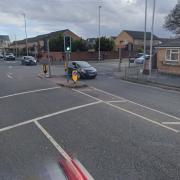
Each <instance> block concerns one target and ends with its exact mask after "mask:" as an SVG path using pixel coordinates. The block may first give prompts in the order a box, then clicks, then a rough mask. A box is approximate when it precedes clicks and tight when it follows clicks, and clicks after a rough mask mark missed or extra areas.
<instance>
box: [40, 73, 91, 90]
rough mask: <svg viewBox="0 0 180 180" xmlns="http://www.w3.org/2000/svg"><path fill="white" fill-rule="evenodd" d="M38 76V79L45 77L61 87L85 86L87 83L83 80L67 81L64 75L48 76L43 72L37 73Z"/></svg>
mask: <svg viewBox="0 0 180 180" xmlns="http://www.w3.org/2000/svg"><path fill="white" fill-rule="evenodd" d="M38 77H39V78H40V79H47V80H50V81H52V82H54V83H56V84H57V85H58V86H62V87H67V88H85V87H87V86H88V85H87V84H85V83H84V82H81V81H77V82H76V83H74V81H72V80H71V79H70V80H69V81H67V79H66V77H65V76H63V75H62V76H51V77H50V78H49V77H48V76H47V77H46V76H45V75H44V74H39V75H38Z"/></svg>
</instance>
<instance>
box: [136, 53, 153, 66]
mask: <svg viewBox="0 0 180 180" xmlns="http://www.w3.org/2000/svg"><path fill="white" fill-rule="evenodd" d="M149 58H150V56H149V55H146V60H148V59H149ZM134 63H135V64H143V63H144V55H142V56H141V57H139V58H136V59H135V60H134Z"/></svg>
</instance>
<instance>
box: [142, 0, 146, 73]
mask: <svg viewBox="0 0 180 180" xmlns="http://www.w3.org/2000/svg"><path fill="white" fill-rule="evenodd" d="M146 26H147V0H145V19H144V63H143V70H144V69H145V65H146Z"/></svg>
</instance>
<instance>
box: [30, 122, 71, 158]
mask: <svg viewBox="0 0 180 180" xmlns="http://www.w3.org/2000/svg"><path fill="white" fill-rule="evenodd" d="M34 123H35V124H36V126H37V127H38V128H39V129H40V130H41V132H42V133H43V134H44V135H45V136H46V137H47V139H48V140H49V141H50V142H51V143H52V144H53V145H54V147H55V148H56V149H57V150H58V151H59V152H60V154H61V155H62V156H63V157H64V158H65V159H67V160H71V158H70V156H69V155H68V154H67V153H66V152H65V151H64V149H63V148H62V147H61V146H60V145H59V144H58V143H57V142H56V141H55V140H54V138H53V137H52V136H51V135H50V134H49V133H48V132H47V131H46V130H45V129H44V128H43V127H42V126H41V124H39V122H37V121H34Z"/></svg>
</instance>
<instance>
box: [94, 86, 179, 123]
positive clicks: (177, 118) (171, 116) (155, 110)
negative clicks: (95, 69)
mask: <svg viewBox="0 0 180 180" xmlns="http://www.w3.org/2000/svg"><path fill="white" fill-rule="evenodd" d="M92 88H93V89H95V90H97V91H100V92H103V93H105V94H109V95H111V96H114V97H116V98H122V99H124V100H126V101H127V102H130V103H132V104H136V105H138V106H141V107H143V108H146V109H149V110H151V111H154V112H157V113H160V114H163V115H165V116H168V117H170V118H174V119H176V120H178V121H180V118H179V117H176V116H173V115H170V114H167V113H165V112H162V111H159V110H157V109H153V108H150V107H147V106H145V105H142V104H139V103H136V102H134V101H131V100H128V99H125V98H123V97H120V96H116V95H114V94H112V93H109V92H106V91H103V90H101V89H97V88H95V87H92Z"/></svg>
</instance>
